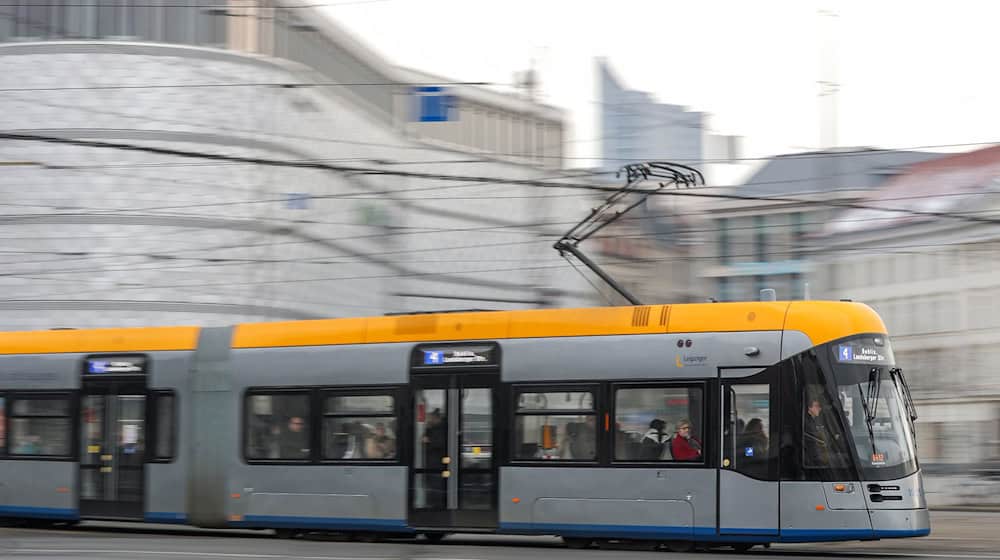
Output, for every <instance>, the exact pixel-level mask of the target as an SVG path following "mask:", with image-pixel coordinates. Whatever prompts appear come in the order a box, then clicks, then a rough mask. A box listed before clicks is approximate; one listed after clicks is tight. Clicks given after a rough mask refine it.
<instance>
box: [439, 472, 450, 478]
mask: <svg viewBox="0 0 1000 560" xmlns="http://www.w3.org/2000/svg"><path fill="white" fill-rule="evenodd" d="M450 476H451V471H441V478H448V477H450Z"/></svg>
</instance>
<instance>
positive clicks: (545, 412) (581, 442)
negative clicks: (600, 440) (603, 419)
mask: <svg viewBox="0 0 1000 560" xmlns="http://www.w3.org/2000/svg"><path fill="white" fill-rule="evenodd" d="M514 415H515V420H514V432H515V443H514V453H513V455H514V458H515V459H520V460H542V461H593V460H595V459H596V458H597V414H596V411H595V408H594V393H593V392H590V391H550V392H537V393H536V392H523V393H520V394H518V395H517V403H516V408H515V411H514Z"/></svg>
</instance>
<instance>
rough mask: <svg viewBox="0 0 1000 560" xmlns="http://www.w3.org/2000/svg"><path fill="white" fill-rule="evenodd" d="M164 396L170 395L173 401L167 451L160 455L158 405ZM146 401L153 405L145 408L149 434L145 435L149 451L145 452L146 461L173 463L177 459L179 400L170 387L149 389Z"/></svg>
mask: <svg viewBox="0 0 1000 560" xmlns="http://www.w3.org/2000/svg"><path fill="white" fill-rule="evenodd" d="M164 397H170V398H171V399H173V401H172V404H171V407H170V443H169V444H168V445H169V453H168V454H167V455H160V454H159V453H158V450H159V446H160V431H159V430H160V406H161V403H162V402H163V400H162V399H163V398H164ZM146 401H147V402H151V403H152V405H153V406H151V407H147V410H146V417H147V418H148V421H149V428H148V432H149V434H148V435H147V437H146V441H147V449H148V450H149V452H148V453H147V454H146V462H147V463H159V464H168V463H173V462H174V461H175V460H177V440H178V438H177V433H178V428H179V427H180V414H178V411H179V410H180V401H179V400H178V398H177V392H176V391H174V390H172V389H151V390H149V391H148V393H147V395H146Z"/></svg>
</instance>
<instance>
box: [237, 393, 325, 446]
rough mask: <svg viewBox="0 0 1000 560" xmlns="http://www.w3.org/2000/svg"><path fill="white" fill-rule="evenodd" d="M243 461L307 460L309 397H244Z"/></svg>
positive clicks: (298, 395) (253, 395)
mask: <svg viewBox="0 0 1000 560" xmlns="http://www.w3.org/2000/svg"><path fill="white" fill-rule="evenodd" d="M245 410H246V442H245V454H246V457H247V459H257V460H269V459H275V460H300V461H301V460H305V459H308V458H309V456H310V451H311V449H310V441H311V440H310V435H309V434H310V431H309V395H308V394H306V393H279V394H260V393H257V394H250V395H247V397H246V403H245Z"/></svg>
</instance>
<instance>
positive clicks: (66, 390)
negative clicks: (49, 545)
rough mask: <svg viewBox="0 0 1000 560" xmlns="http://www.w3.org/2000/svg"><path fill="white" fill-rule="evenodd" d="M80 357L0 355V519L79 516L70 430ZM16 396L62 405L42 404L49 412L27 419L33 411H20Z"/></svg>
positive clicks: (73, 414) (74, 454)
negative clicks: (1, 431)
mask: <svg viewBox="0 0 1000 560" xmlns="http://www.w3.org/2000/svg"><path fill="white" fill-rule="evenodd" d="M81 359H82V355H79V354H51V355H37V354H31V355H6V356H0V396H2V397H3V398H4V413H5V414H6V416H7V420H8V421H7V430H8V431H7V433H6V439H7V445H6V449H2V448H0V452H5V454H4V455H2V456H0V472H2V473H3V476H2V477H0V517H22V518H36V519H55V520H76V519H78V518H79V515H80V514H79V509H78V507H77V495H78V485H77V471H78V466H77V465H78V463H77V458H76V454H77V450H76V449H74V446H73V441H74V437H73V426H74V425H75V423H76V422H75V421H74V416H75V414H76V412H75V406H74V395H75V393H76V391H78V390H79V388H80V363H81ZM19 397H20V398H22V399H25V400H26V401H29V402H30V401H34V400H35V399H45V398H49V397H51V399H52V400H54V401H58V402H61V403H64V404H62V405H55V404H50V405H46V406H47V408H48V409H49V410H48V412H49V413H51V414H50V416H49V417H48V418H46V419H41V418H39V417H37V416H36V417H31V416H29V414H34V412H30V411H28V410H27V409H22V407H25V406H26V404H25V403H24V402H19V401H18V398H19ZM28 406H30V405H28ZM32 408H34V407H32ZM19 409H22V410H19ZM58 416H61V417H58ZM36 418H37V420H36ZM38 420H41V421H40V422H39V421H38Z"/></svg>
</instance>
